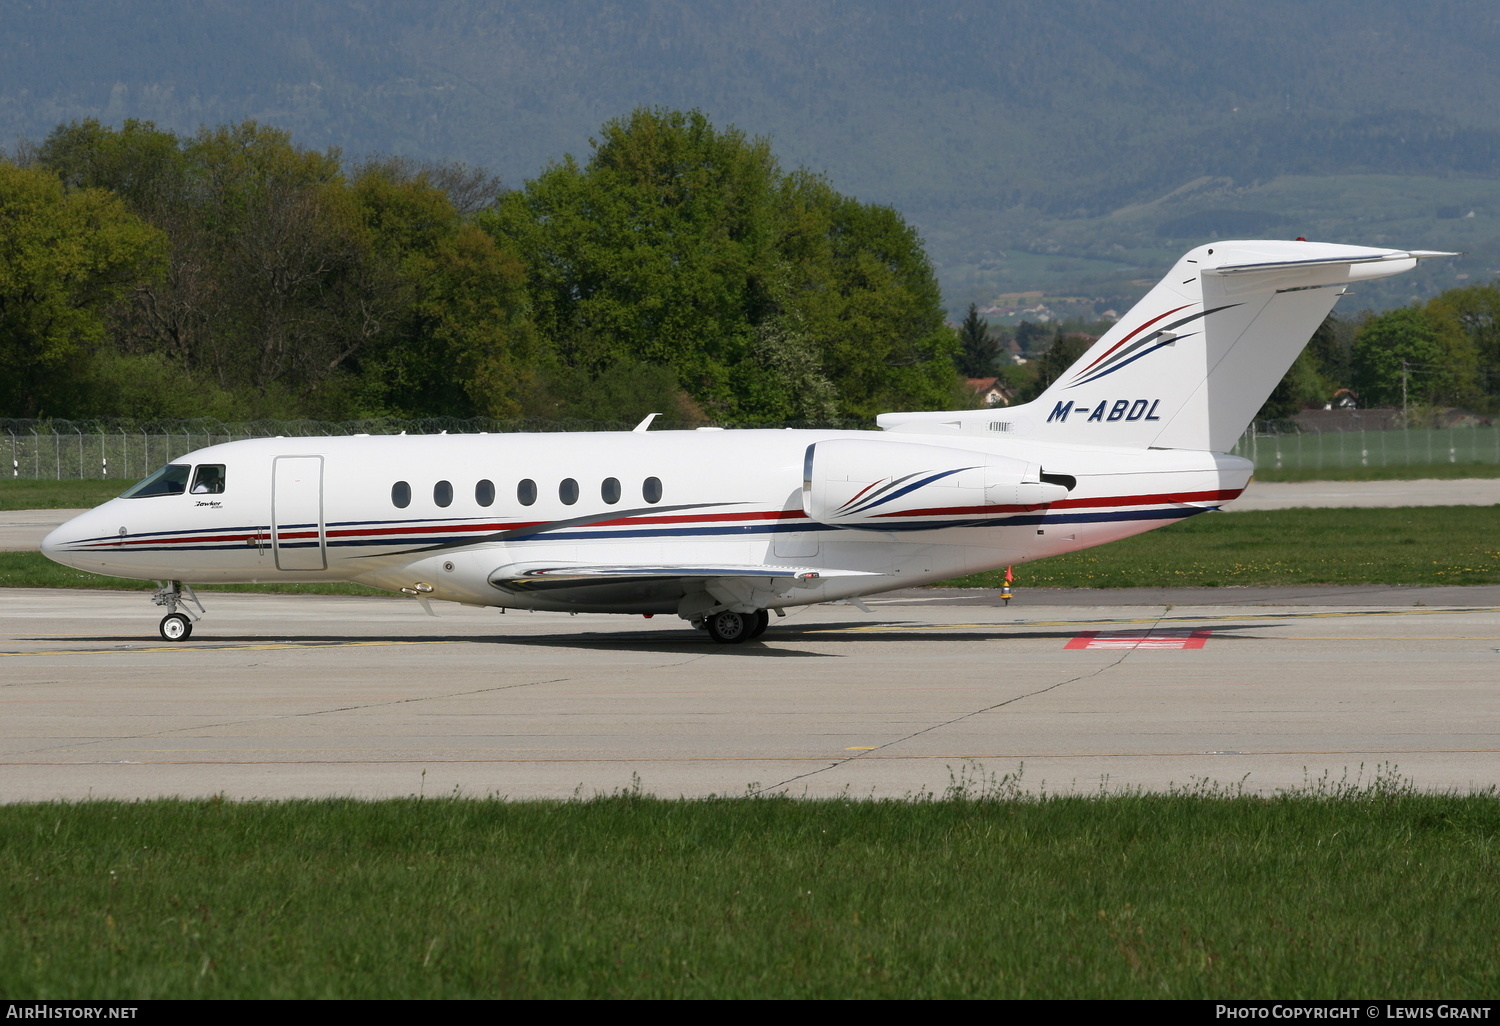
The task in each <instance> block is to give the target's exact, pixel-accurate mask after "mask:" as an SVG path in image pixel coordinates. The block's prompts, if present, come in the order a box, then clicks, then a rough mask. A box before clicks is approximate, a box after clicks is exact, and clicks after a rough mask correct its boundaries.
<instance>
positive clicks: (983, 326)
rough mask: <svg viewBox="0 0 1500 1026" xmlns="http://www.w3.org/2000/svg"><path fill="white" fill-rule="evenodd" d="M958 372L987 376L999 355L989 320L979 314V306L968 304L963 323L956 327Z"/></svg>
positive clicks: (967, 375)
mask: <svg viewBox="0 0 1500 1026" xmlns="http://www.w3.org/2000/svg"><path fill="white" fill-rule="evenodd" d="M958 345H959V357H958V372H959V373H960V374H962V375H963V376H964V377H966V378H984V377H989V376H990V375H991V374H993V373H994V371H995V358H996V357H997V356H999V355H1000V349H999V345H998V341H997V340H996V339H995V337H994V336H992V335H991V334H990V324H989V321H986V320H983V319H981V318H980V316H979V307H978V305H977V304H975V303H970V304H969V312H968V313H967V314H966V315H964V320H963V324H961V325H959V328H958Z"/></svg>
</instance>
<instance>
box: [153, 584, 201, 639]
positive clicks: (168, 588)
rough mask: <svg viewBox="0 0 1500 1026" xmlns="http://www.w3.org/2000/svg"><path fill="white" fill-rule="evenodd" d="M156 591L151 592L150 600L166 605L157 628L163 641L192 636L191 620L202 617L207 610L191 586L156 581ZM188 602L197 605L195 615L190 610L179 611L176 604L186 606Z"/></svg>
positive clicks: (159, 604)
mask: <svg viewBox="0 0 1500 1026" xmlns="http://www.w3.org/2000/svg"><path fill="white" fill-rule="evenodd" d="M156 583H157V585H158V587H157V589H156V591H154V592H152V593H151V601H152V602H154V603H156V604H157V605H158V606H166V607H167V615H166V616H164V617H162V618H161V624H160V625H159V626H158V627H157V629H158V630H159V631H160V632H161V636H162V640H163V641H186V640H187V639H188V638H190V637H192V636H193V622H194V621H195V620H199V619H202V617H203V614H204V613H205V612H207V610H205V609H204V608H203V603H202V602H199V601H198V596H197V594H196V593H194V591H193V589H192V587H191V586H189V585H186V584H183V583H182V582H181V581H157V582H156ZM188 603H192V604H193V605H195V606H197V607H198V613H197V615H194V614H193V613H192V611H191V610H189V611H188V612H186V613H179V612H178V611H177V607H178V606H186V605H187V604H188Z"/></svg>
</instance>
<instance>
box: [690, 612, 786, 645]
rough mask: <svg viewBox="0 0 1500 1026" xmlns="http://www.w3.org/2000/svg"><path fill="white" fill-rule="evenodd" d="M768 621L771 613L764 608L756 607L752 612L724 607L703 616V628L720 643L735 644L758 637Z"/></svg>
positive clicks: (763, 631)
mask: <svg viewBox="0 0 1500 1026" xmlns="http://www.w3.org/2000/svg"><path fill="white" fill-rule="evenodd" d="M770 622H771V614H770V613H768V612H766V610H764V609H757V610H756V611H755V612H753V613H736V612H733V611H731V610H728V609H726V610H723V611H722V612H718V613H711V614H709V615H708V616H707V617H705V618H704V620H703V629H704V630H706V631H708V636H709V637H710V638H713V639H714V640H715V641H717V642H718V643H719V644H721V645H737V644H739V643H740V642H742V641H749V640H750V639H751V638H758V637H760V636H761V635H762V634H764V633H765V632H766V626H767V625H768V624H769V623H770Z"/></svg>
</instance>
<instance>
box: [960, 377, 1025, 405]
mask: <svg viewBox="0 0 1500 1026" xmlns="http://www.w3.org/2000/svg"><path fill="white" fill-rule="evenodd" d="M965 383H966V384H967V385H968V386H969V391H971V392H973V393H974V395H975V396H977V397H978V398H979V399H981V400H983V402H984V405H986V406H1009V405H1010V404H1011V400H1013V399H1015V397H1016V392H1015V389H1013V388H1011V387H1009V386H1008V385H1006V383H1005V382H1003V381H1001V380H1000V379H999V378H968V379H966V381H965Z"/></svg>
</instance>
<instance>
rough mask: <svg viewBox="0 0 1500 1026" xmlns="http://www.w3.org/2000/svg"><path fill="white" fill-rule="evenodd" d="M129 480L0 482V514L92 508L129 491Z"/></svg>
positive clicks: (26, 480) (8, 480)
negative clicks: (2, 512) (21, 511)
mask: <svg viewBox="0 0 1500 1026" xmlns="http://www.w3.org/2000/svg"><path fill="white" fill-rule="evenodd" d="M133 483H134V482H132V481H98V480H91V481H47V480H36V479H33V478H25V477H23V478H9V479H0V511H5V510H15V509H93V508H94V507H95V506H98V505H99V504H101V503H104V502H108V501H109V500H110V499H113V498H114V497H115V496H117V495H119V494H120V493H121V492H123V491H124V490H125V489H127V488H129V487H130V486H131V485H132V484H133Z"/></svg>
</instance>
